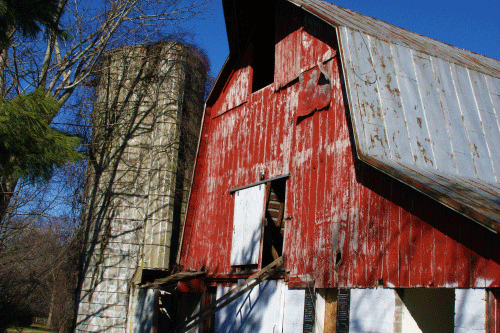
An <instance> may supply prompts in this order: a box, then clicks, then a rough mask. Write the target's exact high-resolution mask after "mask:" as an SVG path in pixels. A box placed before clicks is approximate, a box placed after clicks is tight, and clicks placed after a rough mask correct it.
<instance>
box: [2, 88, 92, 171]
mask: <svg viewBox="0 0 500 333" xmlns="http://www.w3.org/2000/svg"><path fill="white" fill-rule="evenodd" d="M59 108H60V105H59V103H58V102H57V101H56V100H55V99H54V98H51V97H45V96H44V91H43V90H41V89H39V90H36V91H34V92H32V93H29V94H27V95H21V96H18V97H16V98H13V99H0V176H1V177H13V178H19V177H24V178H30V179H48V178H50V176H51V175H52V173H53V171H54V169H55V168H56V167H60V166H62V165H63V164H64V163H66V162H76V161H78V160H80V159H82V158H83V156H82V154H81V153H79V152H77V151H76V148H77V147H78V145H79V144H80V138H79V137H77V136H72V135H67V134H65V133H63V132H61V131H58V130H55V129H54V128H52V127H51V126H50V125H49V122H50V120H51V119H52V118H53V117H54V116H55V115H56V114H57V112H58V111H59Z"/></svg>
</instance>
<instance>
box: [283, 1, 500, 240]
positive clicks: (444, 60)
mask: <svg viewBox="0 0 500 333" xmlns="http://www.w3.org/2000/svg"><path fill="white" fill-rule="evenodd" d="M289 1H290V2H292V3H294V4H296V5H298V6H300V7H302V8H304V9H305V10H306V11H308V12H310V13H312V14H313V15H315V16H317V17H319V18H320V19H322V20H324V21H326V22H328V23H330V24H331V25H332V26H333V27H335V29H336V32H337V36H338V40H339V47H340V56H341V60H342V67H343V71H344V77H345V84H346V85H345V90H346V92H347V99H348V102H349V111H350V114H351V119H352V123H353V127H354V136H355V140H356V148H357V153H358V157H359V158H360V159H361V160H362V161H364V162H366V163H368V164H370V165H372V166H374V167H376V168H377V169H379V170H381V171H383V172H385V173H387V174H389V175H391V176H393V177H395V178H397V179H399V180H400V181H402V182H404V183H406V184H408V185H410V186H412V187H414V188H415V189H417V190H419V191H421V192H423V193H424V194H426V195H428V196H430V197H432V198H434V199H436V200H438V201H440V202H441V203H443V204H444V205H446V206H448V207H450V208H452V209H454V210H456V211H458V212H460V213H462V214H464V215H466V216H467V217H469V218H471V219H473V220H475V221H477V222H479V223H481V224H482V225H484V226H486V227H487V228H489V229H491V230H493V231H496V232H499V231H500V183H499V180H500V149H498V147H499V146H500V119H499V118H500V62H499V61H497V60H494V59H491V58H487V57H484V56H482V55H478V54H474V53H472V52H468V51H465V50H462V49H459V48H456V47H453V46H450V45H447V44H444V43H441V42H438V41H436V40H433V39H431V38H427V37H424V36H421V35H418V34H415V33H412V32H409V31H407V30H404V29H401V28H398V27H395V26H392V25H390V24H387V23H385V22H382V21H379V20H376V19H373V18H370V17H367V16H364V15H361V14H359V13H356V12H353V11H351V10H348V9H344V8H341V7H338V6H335V5H332V4H329V3H325V2H323V1H319V0H307V1H305V0H289Z"/></svg>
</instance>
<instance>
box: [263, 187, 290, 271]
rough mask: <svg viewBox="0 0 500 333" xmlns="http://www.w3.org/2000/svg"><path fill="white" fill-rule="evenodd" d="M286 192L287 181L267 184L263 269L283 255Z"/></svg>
mask: <svg viewBox="0 0 500 333" xmlns="http://www.w3.org/2000/svg"><path fill="white" fill-rule="evenodd" d="M285 190H286V179H277V180H274V181H271V182H269V183H267V184H266V206H265V207H266V208H265V220H264V223H265V225H264V241H263V245H262V267H265V266H267V265H269V264H270V263H272V262H273V261H274V260H276V259H277V258H279V257H281V256H282V254H283V236H284V233H285V223H284V219H283V214H284V210H285V192H286V191H285Z"/></svg>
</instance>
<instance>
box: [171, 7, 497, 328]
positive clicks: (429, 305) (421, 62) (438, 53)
mask: <svg viewBox="0 0 500 333" xmlns="http://www.w3.org/2000/svg"><path fill="white" fill-rule="evenodd" d="M223 6H224V12H225V18H226V24H227V32H228V38H229V46H230V55H229V58H228V59H227V61H226V63H225V65H224V68H223V69H222V71H221V73H220V75H219V77H218V79H217V82H216V84H215V86H214V88H213V90H212V92H211V94H210V96H209V97H208V99H207V102H206V110H205V115H204V123H203V128H202V135H201V139H200V143H199V148H198V156H197V161H196V168H195V172H194V179H193V184H192V190H191V195H190V198H189V206H188V212H187V219H186V221H185V226H184V230H183V235H182V239H181V243H180V251H179V258H178V260H179V262H178V264H179V268H180V272H179V273H177V274H174V275H172V276H171V277H170V280H169V281H171V282H172V281H178V280H180V281H181V282H179V283H178V285H177V290H178V291H180V292H182V291H184V292H187V293H186V294H179V296H177V297H178V298H179V299H181V301H180V302H181V303H182V302H184V304H186V302H188V301H187V299H190V300H191V303H193V302H194V303H193V304H196V305H197V306H198V309H199V307H200V306H201V308H204V309H205V310H203V309H202V310H201V311H200V312H198V315H196V314H195V315H194V316H193V317H192V318H190V319H188V321H189V320H192V321H193V322H192V324H191V325H188V326H187V328H191V327H194V328H193V329H195V330H199V331H210V330H215V331H216V332H236V331H238V332H239V331H242V332H278V331H279V332H313V331H314V332H323V331H328V332H348V331H350V332H384V333H386V332H395V333H396V332H410V331H411V332H413V331H415V332H419V331H420V332H466V331H467V332H469V331H472V330H473V331H474V332H476V331H478V332H500V319H499V318H498V317H499V315H500V310H499V309H498V302H499V299H500V292H499V289H498V288H499V287H500V242H499V241H500V237H499V235H498V232H499V231H500V184H499V180H500V150H499V149H498V147H499V144H500V125H499V120H500V119H499V118H500V62H499V61H496V60H494V59H490V58H486V57H483V56H481V55H477V54H473V53H471V52H468V51H464V50H461V49H458V48H455V47H453V46H449V45H446V44H443V43H441V42H438V41H435V40H432V39H430V38H426V37H424V36H420V35H417V34H414V33H412V32H409V31H406V30H403V29H400V28H397V27H395V26H392V25H390V24H387V23H384V22H381V21H378V20H375V19H373V18H369V17H366V16H363V15H361V14H358V13H355V12H352V11H350V10H347V9H344V8H340V7H338V6H335V5H332V4H329V3H325V2H322V1H320V0H276V1H241V0H238V1H223ZM193 276H196V278H193ZM247 278H248V279H247ZM242 279H247V280H246V281H245V282H243V283H242ZM266 280H267V281H266ZM231 288H233V290H232V291H230V290H231ZM228 292H229V294H228ZM193 293H194V294H193ZM196 293H199V294H197V295H196ZM188 295H189V297H188ZM193 300H194V301H193ZM188 303H189V302H188ZM193 306H194V305H193ZM185 312H186V311H185ZM193 313H196V311H193ZM187 314H190V313H187ZM184 315H186V313H184ZM178 320H180V319H178ZM177 324H179V322H178V323H177Z"/></svg>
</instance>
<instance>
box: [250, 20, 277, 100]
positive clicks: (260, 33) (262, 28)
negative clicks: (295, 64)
mask: <svg viewBox="0 0 500 333" xmlns="http://www.w3.org/2000/svg"><path fill="white" fill-rule="evenodd" d="M252 50H253V60H252V69H253V81H252V92H255V91H257V90H259V89H262V88H264V87H265V86H267V85H269V84H271V83H273V82H274V63H275V60H274V11H269V12H266V14H265V15H264V16H263V17H262V20H261V21H260V22H259V23H258V24H257V27H256V29H255V31H254V33H253V36H252Z"/></svg>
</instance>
